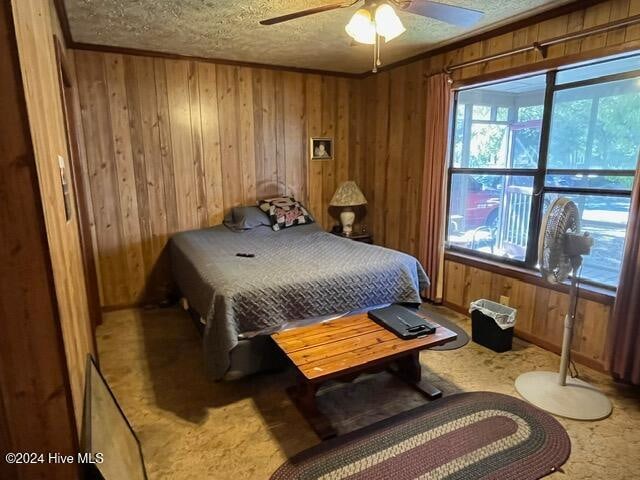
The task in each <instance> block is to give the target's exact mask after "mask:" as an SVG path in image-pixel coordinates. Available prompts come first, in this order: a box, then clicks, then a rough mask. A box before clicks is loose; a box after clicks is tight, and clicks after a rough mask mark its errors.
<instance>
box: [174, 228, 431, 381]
mask: <svg viewBox="0 0 640 480" xmlns="http://www.w3.org/2000/svg"><path fill="white" fill-rule="evenodd" d="M170 249H171V263H172V271H173V275H174V279H175V280H176V282H177V284H178V287H179V288H180V291H181V293H182V295H183V296H185V297H186V298H187V300H188V301H189V304H190V305H191V306H192V308H194V309H195V310H196V311H197V312H198V313H199V314H200V315H201V316H202V317H203V319H204V320H205V321H206V327H205V333H204V339H203V342H204V352H205V360H206V364H207V370H208V372H209V373H210V375H212V376H213V377H214V378H215V379H219V378H222V377H223V376H224V374H225V372H226V371H227V369H228V368H229V352H230V351H231V350H232V349H233V348H234V347H235V346H236V345H237V343H238V336H239V335H240V334H243V333H246V332H252V331H253V332H255V331H261V330H263V329H268V328H270V327H277V326H278V325H281V324H283V323H284V322H287V321H291V320H297V319H304V318H309V317H315V316H321V315H327V314H333V313H342V312H348V311H351V310H357V309H361V308H366V307H371V306H374V305H380V304H384V303H396V302H409V303H420V301H421V300H420V294H419V292H420V290H422V289H424V288H426V287H427V286H428V285H429V279H428V277H427V275H426V273H425V271H424V270H423V268H422V266H421V265H420V264H419V262H418V261H417V260H416V259H415V258H413V257H412V256H410V255H406V254H404V253H400V252H397V251H395V250H390V249H387V248H382V247H378V246H373V245H366V244H363V243H358V242H354V241H352V240H348V239H345V238H340V237H338V236H336V235H332V234H330V233H327V232H324V231H323V230H321V229H320V228H319V227H318V226H317V225H315V224H312V225H304V226H298V227H292V228H288V229H286V230H281V231H279V232H274V231H273V230H271V229H270V228H269V227H258V228H255V229H253V230H249V231H245V232H234V231H231V230H229V229H228V228H227V227H225V226H224V225H219V226H216V227H212V228H207V229H204V230H195V231H190V232H182V233H179V234H176V235H174V236H173V237H172V239H171V244H170ZM236 253H253V254H255V257H254V258H242V257H238V256H236Z"/></svg>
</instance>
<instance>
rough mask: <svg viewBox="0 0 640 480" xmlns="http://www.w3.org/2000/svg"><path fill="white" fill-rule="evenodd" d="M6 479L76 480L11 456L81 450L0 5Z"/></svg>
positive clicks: (8, 13)
mask: <svg viewBox="0 0 640 480" xmlns="http://www.w3.org/2000/svg"><path fill="white" fill-rule="evenodd" d="M0 111H1V112H2V115H3V116H4V118H5V119H10V120H8V121H5V122H4V123H3V125H2V129H0V152H1V154H0V170H1V171H2V175H1V176H0V198H1V199H2V201H1V202H0V239H2V242H1V243H2V247H1V248H0V328H1V331H0V455H1V456H2V460H0V478H3V479H14V478H16V479H17V478H19V479H32V478H33V479H45V478H47V479H65V480H66V479H73V478H77V477H78V476H79V475H78V474H79V472H78V470H77V467H76V466H75V465H70V464H67V465H48V464H46V463H45V464H39V463H35V464H31V465H27V464H9V463H7V462H6V461H4V455H5V453H7V452H60V453H61V454H64V455H69V454H75V453H76V451H77V435H76V425H75V419H74V415H73V403H72V399H71V394H70V391H69V388H68V374H67V364H66V362H65V348H64V344H63V342H62V334H61V328H60V324H59V312H58V311H57V302H56V291H55V285H54V279H53V272H52V266H51V256H50V254H49V243H48V241H47V236H46V230H45V228H46V226H45V218H44V214H43V205H42V195H41V193H42V192H41V190H40V188H39V185H38V178H37V175H38V174H37V169H36V159H35V155H34V150H33V145H32V139H31V134H30V131H29V123H28V118H27V109H26V103H25V94H24V91H23V85H22V80H21V78H20V65H19V63H18V53H17V45H16V38H15V33H14V26H13V18H12V10H11V4H10V3H9V2H0Z"/></svg>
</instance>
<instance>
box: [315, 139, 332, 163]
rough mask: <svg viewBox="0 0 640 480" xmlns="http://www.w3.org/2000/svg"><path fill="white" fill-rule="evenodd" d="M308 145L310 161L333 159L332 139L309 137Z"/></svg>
mask: <svg viewBox="0 0 640 480" xmlns="http://www.w3.org/2000/svg"><path fill="white" fill-rule="evenodd" d="M309 143H310V150H311V160H332V159H333V138H328V137H311V140H310V142H309Z"/></svg>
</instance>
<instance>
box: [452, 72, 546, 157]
mask: <svg viewBox="0 0 640 480" xmlns="http://www.w3.org/2000/svg"><path fill="white" fill-rule="evenodd" d="M544 93H545V76H544V75H537V76H535V77H528V78H521V79H517V80H512V81H508V82H502V83H498V84H491V85H485V86H482V87H477V88H471V89H468V90H463V91H461V92H459V93H458V101H457V110H456V113H455V115H456V116H455V118H456V121H455V135H454V137H455V138H454V145H453V166H454V167H457V168H537V166H538V150H539V144H540V127H541V125H542V121H541V119H542V110H543V104H544ZM469 115H470V117H471V118H468V116H469Z"/></svg>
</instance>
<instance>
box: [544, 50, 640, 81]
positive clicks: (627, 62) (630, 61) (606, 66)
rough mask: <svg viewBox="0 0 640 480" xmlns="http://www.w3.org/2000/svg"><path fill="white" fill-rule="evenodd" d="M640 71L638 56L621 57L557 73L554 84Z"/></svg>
mask: <svg viewBox="0 0 640 480" xmlns="http://www.w3.org/2000/svg"><path fill="white" fill-rule="evenodd" d="M634 70H640V56H633V57H629V56H627V57H623V58H617V59H613V60H609V61H607V62H600V63H593V64H590V65H585V66H580V67H572V68H567V69H564V70H560V71H558V75H557V77H556V84H557V85H562V84H565V83H573V82H579V81H582V80H591V79H594V78H598V77H604V76H607V75H612V74H615V73H624V72H631V71H634Z"/></svg>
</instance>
